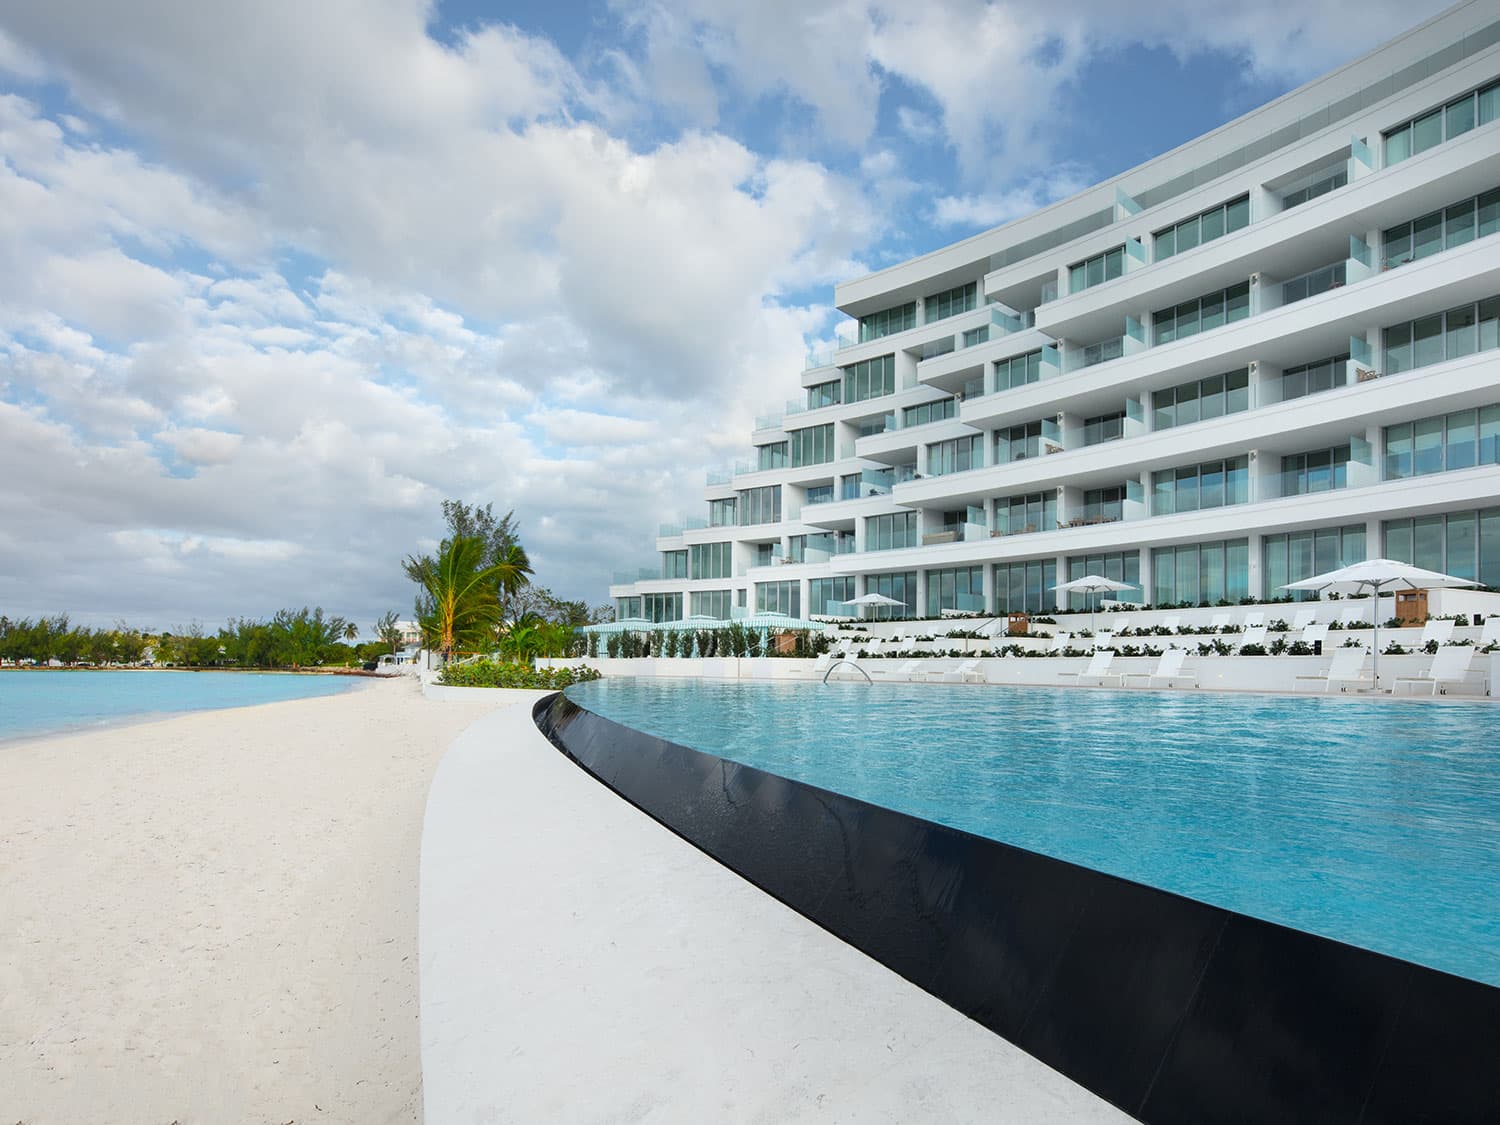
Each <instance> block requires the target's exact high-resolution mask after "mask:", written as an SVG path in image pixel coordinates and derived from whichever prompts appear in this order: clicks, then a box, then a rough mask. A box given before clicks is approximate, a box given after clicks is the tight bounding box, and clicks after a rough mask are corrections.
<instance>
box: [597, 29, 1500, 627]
mask: <svg viewBox="0 0 1500 1125" xmlns="http://www.w3.org/2000/svg"><path fill="white" fill-rule="evenodd" d="M835 303H836V304H837V307H838V308H839V309H840V310H841V311H842V312H844V313H845V314H847V315H848V316H849V317H851V318H852V319H853V322H854V323H853V324H852V325H851V326H850V327H851V333H850V335H849V336H848V337H847V338H845V339H843V340H842V342H841V344H840V346H839V347H838V348H837V350H835V351H833V352H832V353H829V354H825V355H819V356H813V357H810V358H809V359H808V361H807V368H806V370H805V371H804V372H803V375H802V385H803V387H804V388H805V392H806V397H805V399H802V400H799V401H797V402H793V403H788V404H787V406H786V410H785V412H784V413H781V414H776V415H774V416H769V417H764V418H761V419H759V420H758V421H757V424H756V428H755V432H754V433H753V434H752V435H751V438H750V444H751V445H752V446H753V449H752V455H751V458H750V459H749V460H748V462H746V463H744V464H740V465H738V466H736V467H735V469H734V471H733V472H723V473H711V474H709V478H708V482H707V490H706V495H705V502H706V510H705V511H704V512H702V513H701V514H700V515H699V516H697V517H694V518H690V519H686V520H684V521H682V522H681V523H680V524H675V525H667V526H663V527H661V528H660V535H659V538H658V541H657V547H658V550H659V551H660V553H661V568H660V571H659V573H658V572H655V571H653V572H649V573H643V574H641V575H630V576H618V575H617V576H616V582H617V584H616V585H615V586H613V587H612V588H611V594H612V596H613V597H614V599H615V606H616V612H617V615H618V616H619V617H620V618H635V617H644V618H647V619H650V620H653V621H671V620H678V619H682V618H685V617H687V616H688V615H692V614H702V615H707V616H710V617H714V618H721V619H722V618H733V617H740V616H744V615H746V614H749V613H755V612H764V611H771V612H780V613H786V614H789V615H791V616H793V617H807V616H813V615H829V616H854V615H855V614H856V612H857V611H856V610H855V609H853V608H851V607H849V606H846V605H844V604H842V603H844V602H847V601H849V600H850V599H853V598H855V597H857V596H860V595H864V594H867V593H879V594H883V595H886V596H887V597H890V598H893V599H895V600H896V601H899V602H901V603H902V604H903V605H904V606H905V607H906V608H905V611H904V612H905V613H906V614H907V615H909V616H919V617H920V616H928V617H935V616H938V615H940V614H942V613H943V612H944V611H948V610H969V611H981V612H991V613H1006V612H1021V611H1029V612H1031V613H1037V612H1045V611H1046V610H1048V609H1051V608H1065V607H1066V602H1064V601H1059V598H1060V597H1061V598H1063V599H1066V598H1067V597H1068V595H1066V594H1063V595H1059V594H1058V593H1057V592H1056V591H1055V590H1054V589H1053V588H1054V587H1055V586H1056V585H1057V584H1058V583H1059V582H1065V581H1068V580H1069V579H1070V578H1075V577H1078V576H1081V575H1083V574H1086V573H1096V574H1102V575H1106V576H1108V577H1111V578H1115V579H1118V580H1121V581H1123V582H1127V583H1131V584H1132V585H1135V586H1137V587H1138V592H1137V593H1134V594H1132V593H1126V594H1124V595H1122V597H1123V598H1124V599H1126V600H1130V601H1140V602H1150V603H1154V604H1156V605H1164V604H1173V603H1189V602H1190V603H1194V604H1197V603H1202V602H1208V603H1214V602H1219V601H1221V600H1227V601H1229V602H1238V601H1241V600H1243V599H1250V598H1254V599H1261V598H1267V599H1269V598H1275V597H1278V596H1280V595H1281V593H1282V591H1281V590H1280V589H1279V587H1280V586H1282V585H1283V584H1284V583H1287V582H1290V581H1294V580H1297V579H1300V578H1305V577H1307V576H1309V575H1312V574H1314V573H1317V572H1320V571H1325V570H1329V569H1331V568H1333V567H1336V566H1338V565H1340V564H1341V563H1345V562H1355V561H1359V560H1361V559H1364V558H1366V557H1376V556H1385V557H1389V558H1393V559H1399V560H1404V561H1407V562H1411V563H1415V564H1416V565H1418V566H1421V567H1426V568H1429V569H1433V570H1441V571H1446V572H1448V573H1449V574H1452V575H1456V576H1459V577H1468V578H1473V579H1476V580H1478V581H1479V582H1481V583H1483V584H1485V585H1489V586H1494V587H1500V6H1497V5H1496V4H1495V3H1494V2H1493V0H1475V2H1472V3H1468V4H1464V5H1460V6H1458V7H1455V8H1453V9H1450V10H1449V11H1447V12H1446V13H1444V14H1443V15H1441V16H1439V17H1438V18H1436V19H1434V20H1431V21H1429V22H1428V23H1426V24H1423V25H1422V26H1421V27H1419V28H1417V29H1415V30H1414V31H1412V32H1410V33H1409V34H1407V35H1404V36H1402V37H1401V38H1399V39H1397V40H1395V41H1393V42H1391V43H1389V44H1387V45H1385V46H1383V47H1381V48H1379V49H1378V50H1376V51H1374V52H1372V53H1370V54H1369V55H1366V56H1365V57H1364V58H1361V59H1359V60H1358V61H1356V62H1353V63H1351V64H1349V65H1348V66H1345V67H1342V68H1341V69H1339V70H1336V71H1334V72H1333V73H1331V74H1329V75H1327V76H1325V77H1323V78H1320V79H1318V80H1316V81H1314V82H1312V83H1309V84H1308V85H1306V86H1304V87H1302V88H1301V89H1299V90H1296V91H1294V92H1293V93H1291V94H1288V95H1287V96H1285V97H1283V98H1280V99H1278V100H1276V101H1274V102H1272V103H1271V104H1269V105H1266V106H1264V107H1262V108H1260V109H1257V110H1255V111H1254V112H1252V113H1249V114H1246V115H1245V116H1243V117H1241V118H1239V119H1238V120H1236V121H1233V122H1231V123H1230V124H1228V125H1225V126H1223V127H1222V128H1220V129H1217V130H1215V131H1214V132H1212V133H1209V134H1208V135H1206V136H1203V137H1200V138H1198V139H1197V140H1194V141H1192V142H1190V143H1188V144H1186V145H1183V146H1182V147H1180V148H1178V149H1176V150H1174V151H1173V152H1170V153H1168V154H1166V155H1165V156H1161V157H1158V158H1157V159H1155V160H1152V161H1149V162H1148V163H1146V164H1142V165H1140V166H1139V167H1136V168H1132V169H1131V170H1129V171H1128V172H1125V173H1124V174H1122V175H1120V176H1117V177H1115V178H1114V179H1111V180H1109V181H1107V182H1105V183H1103V184H1100V185H1099V186H1097V187H1094V188H1090V189H1089V190H1087V191H1084V192H1081V193H1080V194H1078V195H1075V196H1073V197H1072V198H1070V199H1066V200H1064V201H1062V202H1060V203H1057V204H1055V205H1053V206H1050V207H1047V208H1045V209H1043V210H1041V211H1038V212H1036V213H1034V214H1032V215H1029V216H1027V217H1025V218H1023V219H1019V220H1017V221H1015V222H1012V223H1009V224H1007V225H1005V226H1003V227H1000V228H998V229H995V230H991V231H989V232H987V233H984V234H980V235H977V236H975V237H973V238H969V239H966V240H964V241H962V242H959V243H956V244H954V245H952V246H948V247H945V248H943V249H940V250H937V251H934V252H933V253H930V254H926V255H923V256H922V257H919V258H915V259H912V260H911V261H908V262H904V263H902V264H900V265H897V266H894V267H892V268H890V269H886V270H882V271H880V272H878V273H874V274H870V275H869V276H866V277H861V278H857V279H854V280H851V281H848V282H845V283H844V284H842V285H839V286H838V287H837V289H836V296H835ZM1080 604H1081V603H1080ZM896 612H897V613H898V614H900V613H901V612H903V611H901V610H897V611H896Z"/></svg>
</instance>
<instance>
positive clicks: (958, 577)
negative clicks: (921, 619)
mask: <svg viewBox="0 0 1500 1125" xmlns="http://www.w3.org/2000/svg"><path fill="white" fill-rule="evenodd" d="M945 609H954V610H962V611H964V612H966V613H983V612H984V567H982V566H958V567H951V568H946V569H943V570H929V571H928V572H927V616H928V617H941V616H942V615H943V610H945Z"/></svg>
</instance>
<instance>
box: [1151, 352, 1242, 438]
mask: <svg viewBox="0 0 1500 1125" xmlns="http://www.w3.org/2000/svg"><path fill="white" fill-rule="evenodd" d="M1249 409H1250V369H1249V368H1247V367H1241V368H1240V369H1239V370H1237V371H1226V372H1225V373H1224V374H1222V375H1210V376H1209V377H1208V378H1207V379H1194V380H1193V381H1192V382H1190V383H1181V384H1179V385H1178V386H1175V387H1167V388H1166V389H1165V390H1161V391H1156V392H1155V393H1154V394H1152V396H1151V424H1152V427H1153V428H1154V429H1158V430H1170V429H1171V428H1172V427H1173V426H1187V425H1191V424H1192V423H1194V422H1202V421H1206V420H1208V419H1210V418H1222V417H1223V416H1224V415H1226V414H1238V413H1240V412H1241V411H1242V410H1249Z"/></svg>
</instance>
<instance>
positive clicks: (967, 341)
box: [960, 324, 990, 348]
mask: <svg viewBox="0 0 1500 1125" xmlns="http://www.w3.org/2000/svg"><path fill="white" fill-rule="evenodd" d="M989 342H990V326H989V325H988V324H981V325H980V326H979V327H978V328H966V329H964V335H963V343H962V344H961V345H960V346H961V347H965V348H973V347H977V346H978V345H980V344H988V343H989Z"/></svg>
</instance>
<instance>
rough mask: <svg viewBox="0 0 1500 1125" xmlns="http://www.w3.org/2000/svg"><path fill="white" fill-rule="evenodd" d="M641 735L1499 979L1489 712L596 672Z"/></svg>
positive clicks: (1498, 764)
mask: <svg viewBox="0 0 1500 1125" xmlns="http://www.w3.org/2000/svg"><path fill="white" fill-rule="evenodd" d="M567 694H568V696H569V697H570V698H571V699H573V700H575V701H576V702H577V703H578V704H579V705H580V706H582V707H585V708H587V709H588V710H591V711H593V712H595V713H596V714H599V715H603V716H604V717H606V718H609V719H612V720H614V721H616V722H618V723H621V724H623V725H625V726H629V727H633V728H635V729H636V730H641V731H646V732H648V733H650V734H655V735H658V736H660V737H662V738H666V739H669V740H671V741H673V742H677V743H681V744H682V745H685V746H690V747H692V748H694V749H698V750H703V751H706V752H708V753H711V754H716V755H718V756H720V757H725V758H731V759H734V760H736V761H739V762H743V763H745V764H747V765H751V766H755V767H757V768H759V769H763V770H767V771H769V772H771V773H776V774H780V775H782V776H785V777H790V778H794V779H796V780H798V781H803V782H807V783H809V784H812V785H817V786H821V787H822V788H825V789H831V790H835V791H837V792H840V793H844V794H847V795H849V796H852V797H858V798H860V799H862V800H865V801H869V802H871V803H873V804H877V805H882V806H885V807H887V808H892V809H896V810H899V811H901V812H905V813H910V814H912V815H915V816H920V817H924V818H926V819H928V820H933V821H938V822H940V823H943V824H947V825H951V826H952V827H955V828H960V829H963V830H965V831H968V832H972V833H975V834H977V835H982V836H988V837H990V838H992V839H996V840H1001V841H1003V842H1005V843H1008V844H1014V845H1017V846H1019V847H1023V848H1028V849H1030V850H1032V851H1036V852H1041V853H1043V854H1045V855H1050V856H1053V857H1056V858H1058V859H1064V860H1068V861H1070V862H1073V863H1077V864H1082V865H1084V866H1087V867H1092V868H1094V869H1096V870H1100V871H1106V872H1109V873H1111V874H1114V875H1119V876H1122V877H1124V878H1127V879H1132V880H1135V881H1137V882H1141V883H1147V884H1150V885H1153V886H1156V887H1160V888H1163V889H1165V890H1169V891H1174V892H1176V893H1178V894H1182V895H1186V896H1188V897H1190V898H1195V899H1199V900H1201V901H1204V902H1209V903H1212V904H1214V905H1217V906H1222V907H1225V908H1228V909H1231V910H1237V911H1240V912H1242V913H1246V914H1251V915H1255V916H1257V917H1260V918H1264V919H1267V920H1268V921H1273V922H1279V923H1282V924H1284V925H1288V926H1294V927H1296V928H1298V929H1301V930H1306V931H1310V932H1312V933H1317V934H1322V935H1324V936H1325V937H1330V938H1335V939H1337V940H1340V941H1345V942H1349V943H1351V944H1354V945H1359V946H1364V947H1365V948H1368V949H1373V950H1377V951H1379V952H1382V953H1388V954H1391V955H1393V956H1396V957H1402V958H1405V959H1407V960H1410V961H1417V962H1420V963H1422V964H1425V965H1430V966H1432V967H1434V968H1438V969H1442V970H1445V971H1447V972H1450V973H1456V974H1458V975H1461V976H1466V977H1471V978H1473V979H1475V980H1480V981H1484V982H1486V983H1489V984H1493V985H1500V739H1497V738H1496V735H1495V721H1496V719H1497V718H1500V710H1497V709H1495V707H1494V705H1493V704H1489V703H1439V704H1429V703H1420V702H1397V701H1392V700H1368V699H1364V700H1362V699H1339V698H1301V699H1298V698H1288V697H1283V696H1253V695H1234V696H1229V695H1220V694H1208V693H1203V694H1197V693H1176V692H1141V693H1138V694H1137V693H1118V692H1092V691H1079V690H1077V689H1049V688H985V689H982V690H981V689H975V688H972V687H961V686H958V685H940V684H918V685H912V684H908V685H899V684H876V685H866V684H858V683H841V684H832V683H830V684H826V685H824V684H811V683H801V684H777V683H754V682H751V683H744V682H734V681H730V682H714V681H696V680H679V681H671V680H629V679H613V680H611V679H606V680H599V681H596V682H594V683H588V684H579V685H575V686H574V687H570V688H568V689H567Z"/></svg>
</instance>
